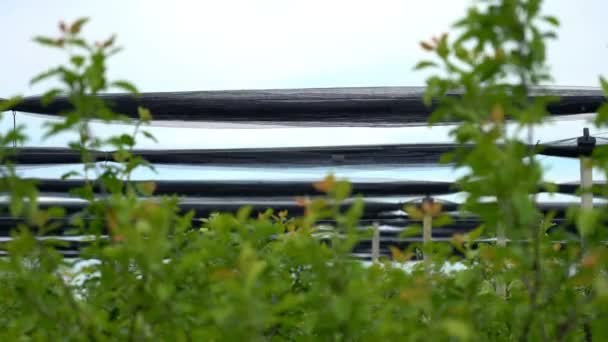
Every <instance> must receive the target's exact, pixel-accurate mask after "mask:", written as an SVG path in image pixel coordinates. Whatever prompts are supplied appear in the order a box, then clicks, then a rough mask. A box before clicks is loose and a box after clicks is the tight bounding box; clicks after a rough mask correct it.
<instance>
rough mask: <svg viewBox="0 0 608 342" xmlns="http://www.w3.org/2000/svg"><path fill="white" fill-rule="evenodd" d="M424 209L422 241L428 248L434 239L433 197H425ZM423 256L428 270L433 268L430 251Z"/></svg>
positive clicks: (423, 201)
mask: <svg viewBox="0 0 608 342" xmlns="http://www.w3.org/2000/svg"><path fill="white" fill-rule="evenodd" d="M422 204H423V205H422V211H423V213H424V216H423V217H422V241H423V244H424V247H425V249H426V247H428V245H429V244H430V243H431V242H432V241H433V234H432V230H433V216H432V212H431V207H432V204H433V199H432V198H429V197H427V198H425V199H424V200H422ZM423 257H424V263H425V265H426V268H427V270H428V271H430V269H431V256H430V255H429V253H426V252H425V253H423Z"/></svg>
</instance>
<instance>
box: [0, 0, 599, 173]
mask: <svg viewBox="0 0 608 342" xmlns="http://www.w3.org/2000/svg"><path fill="white" fill-rule="evenodd" d="M545 2H546V10H545V12H546V13H548V14H554V15H556V16H557V17H558V18H559V19H560V20H561V22H562V28H561V29H560V30H559V31H558V34H559V40H558V41H556V42H552V43H551V44H550V45H549V64H550V66H551V67H552V71H553V75H554V79H555V83H554V84H556V85H562V86H597V85H598V81H597V80H598V75H600V74H603V75H608V25H607V24H606V23H605V19H604V17H605V15H606V13H608V1H606V0H579V1H571V0H546V1H545ZM468 4H470V1H464V0H449V1H448V0H425V1H406V0H403V1H390V0H375V1H356V0H350V1H341V0H332V1H328V0H324V1H323V0H307V1H286V0H259V1H252V0H248V1H247V0H242V1H237V0H223V1H187V0H172V1H160V0H158V1H157V0H122V1H121V0H106V1H93V0H54V1H40V0H39V1H34V0H1V1H0V27H2V30H0V32H2V33H0V41H1V42H2V43H1V44H2V47H3V49H2V52H1V53H0V97H7V96H11V95H15V94H26V95H31V94H38V93H40V92H41V91H42V90H44V89H46V88H47V87H48V85H46V86H42V87H30V86H29V85H28V82H29V79H30V78H31V77H32V76H33V75H34V74H36V73H38V72H39V71H42V70H45V69H47V68H49V67H50V66H53V65H56V64H57V63H60V62H62V61H63V56H62V55H59V54H57V53H55V52H52V51H51V50H49V49H46V48H43V47H39V46H37V45H36V44H34V43H33V42H32V40H31V38H32V37H33V36H35V35H39V34H54V32H56V30H57V23H58V21H59V20H61V19H65V20H67V21H72V20H74V19H76V18H78V17H81V16H89V17H91V18H92V22H91V23H89V24H88V25H87V27H86V28H85V33H86V36H87V37H89V38H92V39H99V40H102V39H104V38H106V37H108V36H109V35H110V34H112V33H117V34H118V42H119V44H120V45H122V46H124V47H125V50H124V51H123V52H122V53H120V54H119V55H118V56H117V57H115V58H114V59H113V60H112V62H111V63H110V75H111V77H112V78H126V79H128V80H130V81H133V82H134V83H135V84H136V85H137V86H138V87H139V89H140V90H141V91H178V90H210V89H254V88H258V89H260V88H298V87H328V86H384V85H391V86H392V85H423V84H424V79H425V75H424V74H422V73H419V72H413V71H412V66H413V65H415V63H416V62H417V61H419V60H420V59H422V58H425V57H426V56H425V54H424V53H423V52H422V51H421V49H420V47H419V45H418V42H419V41H420V40H424V39H428V38H429V37H431V36H433V35H438V34H440V33H441V32H444V31H447V30H449V26H450V24H451V23H452V22H453V21H454V20H456V19H457V18H458V17H460V16H462V14H463V13H464V11H465V9H466V6H467V5H468ZM8 119H9V118H5V120H4V121H3V122H2V125H3V126H4V127H6V126H7V125H10V124H12V122H11V121H12V118H10V119H11V120H10V121H9V120H8ZM17 120H18V122H19V123H28V124H30V125H31V126H32V128H31V129H30V135H31V136H32V139H31V140H30V143H31V144H33V145H63V144H64V143H65V138H63V139H61V138H58V139H54V140H51V141H42V140H41V139H40V132H41V131H40V129H39V128H37V127H39V125H40V124H41V122H42V121H43V120H41V119H40V118H39V117H35V116H31V115H26V114H21V113H19V114H18V116H17ZM585 125H586V123H585V120H569V121H564V122H561V123H559V124H557V125H553V126H551V127H550V128H549V129H539V130H537V138H538V139H541V140H543V141H550V140H556V139H561V138H566V137H575V136H578V135H580V132H581V130H582V127H583V126H585ZM115 129H116V128H110V127H108V126H101V125H100V126H99V127H98V130H97V131H98V134H112V133H114V132H115ZM154 131H155V134H156V135H157V136H158V137H159V140H160V145H157V146H154V147H157V148H170V147H173V148H194V147H201V148H203V147H214V148H217V147H245V146H273V145H289V146H297V145H324V144H330V145H337V144H353V143H359V144H364V143H391V142H392V143H397V142H423V141H424V142H431V141H445V140H446V139H448V138H447V134H446V129H445V128H441V127H440V128H433V129H429V128H426V127H414V128H411V127H408V128H375V129H362V128H318V129H316V128H306V129H285V128H280V129H276V128H275V129H264V130H261V131H260V130H251V129H239V130H233V129H221V130H218V129H211V128H189V129H187V130H183V129H177V128H172V127H159V128H155V130H154ZM592 131H593V130H592ZM141 146H142V147H153V146H152V145H149V144H147V145H141ZM553 164H555V165H554V167H553V169H556V170H559V172H561V173H560V175H561V176H563V177H565V178H572V177H574V179H575V178H576V177H575V176H576V175H577V173H578V169H577V167H576V165H575V164H573V165H574V166H573V167H568V168H562V167H559V165H561V164H559V163H553ZM566 164H567V165H570V164H571V163H565V162H564V164H563V165H566ZM555 166H558V167H557V168H556V167H555ZM412 171H413V170H412ZM425 174H426V172H425ZM192 175H195V176H194V177H196V175H199V173H198V171H192ZM412 175H413V174H412ZM201 176H202V174H201ZM408 178H409V177H408Z"/></svg>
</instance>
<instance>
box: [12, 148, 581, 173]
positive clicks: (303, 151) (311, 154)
mask: <svg viewBox="0 0 608 342" xmlns="http://www.w3.org/2000/svg"><path fill="white" fill-rule="evenodd" d="M456 146H457V145H454V144H400V145H370V146H365V145H363V146H332V147H289V148H284V147H283V148H281V147H278V148H246V149H200V150H135V151H133V152H134V154H135V155H138V156H141V157H143V158H145V159H146V160H147V161H149V162H150V163H152V164H174V165H180V164H183V165H214V166H247V167H272V166H340V165H379V164H404V165H424V164H426V165H432V164H437V163H439V159H440V157H441V155H442V154H444V153H446V152H450V151H453V150H454V149H455V148H456ZM534 148H535V150H536V151H537V153H538V154H541V155H547V156H555V157H568V158H576V157H579V156H581V155H590V154H591V153H592V151H593V147H591V148H589V147H585V146H581V147H578V146H575V145H574V146H568V145H535V146H534ZM91 154H92V155H93V156H94V157H95V160H96V161H98V162H103V161H112V160H113V157H112V154H113V152H102V151H91ZM8 159H9V160H11V161H13V162H14V163H16V164H23V165H39V164H74V163H80V161H81V158H80V155H79V154H78V152H76V151H73V150H70V149H68V148H58V147H26V148H19V149H15V150H13V153H12V154H11V155H10V156H9V157H8Z"/></svg>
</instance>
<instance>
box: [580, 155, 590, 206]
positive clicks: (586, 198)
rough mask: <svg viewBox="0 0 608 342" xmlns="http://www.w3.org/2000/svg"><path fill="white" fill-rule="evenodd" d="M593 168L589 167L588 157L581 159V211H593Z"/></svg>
mask: <svg viewBox="0 0 608 342" xmlns="http://www.w3.org/2000/svg"><path fill="white" fill-rule="evenodd" d="M592 171H593V168H592V167H591V159H590V158H589V157H581V189H582V190H583V194H582V195H581V209H583V210H588V209H593V193H592V192H591V187H592V186H593V172H592Z"/></svg>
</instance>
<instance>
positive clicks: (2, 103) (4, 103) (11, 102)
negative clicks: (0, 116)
mask: <svg viewBox="0 0 608 342" xmlns="http://www.w3.org/2000/svg"><path fill="white" fill-rule="evenodd" d="M21 100H22V98H21V97H20V96H14V97H11V98H9V99H7V100H4V99H0V113H2V112H4V111H7V110H10V109H12V108H13V107H15V106H16V105H17V104H19V102H21Z"/></svg>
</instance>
